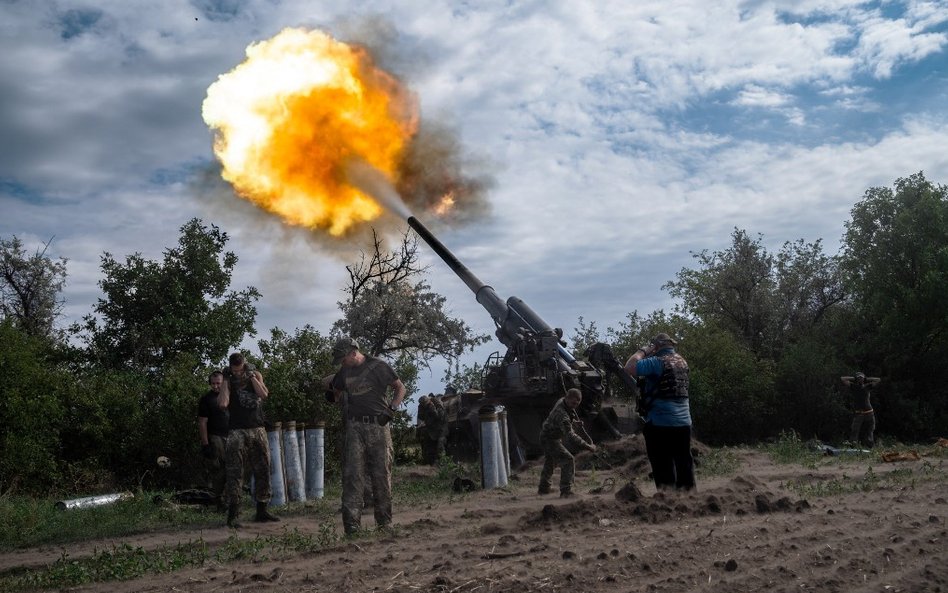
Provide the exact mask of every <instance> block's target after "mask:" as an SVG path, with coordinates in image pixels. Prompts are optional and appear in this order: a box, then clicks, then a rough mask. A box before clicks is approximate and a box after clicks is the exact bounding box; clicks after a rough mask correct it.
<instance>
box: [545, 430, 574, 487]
mask: <svg viewBox="0 0 948 593" xmlns="http://www.w3.org/2000/svg"><path fill="white" fill-rule="evenodd" d="M540 445H541V446H542V447H543V470H541V471H540V490H548V489H549V488H550V484H551V482H552V480H553V470H555V469H556V468H557V467H559V468H560V492H564V491H568V490H570V489H572V487H573V475H574V474H575V473H576V463H575V462H574V461H573V454H572V453H570V452H569V451H567V450H566V447H565V446H563V441H561V440H560V439H556V440H553V441H548V440H546V439H542V438H541V439H540Z"/></svg>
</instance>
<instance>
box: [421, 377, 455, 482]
mask: <svg viewBox="0 0 948 593" xmlns="http://www.w3.org/2000/svg"><path fill="white" fill-rule="evenodd" d="M418 420H419V425H420V426H419V429H420V430H419V434H418V440H419V441H420V443H421V457H422V460H423V461H424V462H425V463H427V464H428V465H435V464H436V463H438V459H440V458H441V456H442V455H444V448H445V444H446V443H447V441H448V423H447V412H445V409H444V403H443V402H442V401H441V399H440V398H437V397H435V396H434V395H433V394H430V393H429V394H428V395H423V396H421V398H419V399H418Z"/></svg>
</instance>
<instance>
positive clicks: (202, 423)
mask: <svg viewBox="0 0 948 593" xmlns="http://www.w3.org/2000/svg"><path fill="white" fill-rule="evenodd" d="M207 382H208V385H210V386H211V388H210V389H208V390H207V393H205V394H204V395H203V396H202V397H201V399H200V401H199V402H198V435H199V436H200V439H201V455H203V456H204V469H205V480H204V481H205V486H206V487H207V488H209V489H210V491H211V494H212V495H213V496H214V503H215V504H216V505H217V508H218V510H221V509H223V508H225V507H226V505H225V504H224V498H223V497H224V484H225V483H226V480H227V473H226V464H225V461H224V452H225V448H226V446H227V429H228V426H229V419H228V414H227V410H225V409H223V408H221V407H220V406H218V405H217V396H218V395H219V394H220V390H221V384H222V383H223V382H224V374H223V373H221V372H220V371H214V372H213V373H211V375H210V376H209V377H208V379H207Z"/></svg>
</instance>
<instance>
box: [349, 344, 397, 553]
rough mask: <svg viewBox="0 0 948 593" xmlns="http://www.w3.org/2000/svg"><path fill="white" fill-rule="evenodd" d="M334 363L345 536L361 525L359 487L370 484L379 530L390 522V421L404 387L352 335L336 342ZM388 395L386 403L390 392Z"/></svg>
mask: <svg viewBox="0 0 948 593" xmlns="http://www.w3.org/2000/svg"><path fill="white" fill-rule="evenodd" d="M332 362H333V364H334V365H341V367H340V369H339V371H338V372H337V373H336V374H335V375H334V376H333V379H332V382H331V387H332V394H331V395H332V397H333V399H334V401H336V402H338V403H340V404H343V403H344V406H343V411H344V414H345V418H344V421H345V424H346V436H345V440H344V444H345V452H344V460H343V466H342V523H343V528H344V529H345V532H346V535H351V534H353V533H355V532H357V531H358V530H359V528H360V526H361V523H362V508H363V506H364V499H363V496H364V490H363V484H364V483H365V482H366V481H371V483H372V497H373V507H374V509H373V510H374V515H375V525H376V526H377V527H387V526H388V525H389V524H391V522H392V461H393V459H394V449H393V447H392V432H391V427H390V426H389V422H390V421H391V420H392V418H393V417H394V415H395V410H396V409H397V408H398V406H400V405H401V403H402V400H403V399H404V398H405V385H404V384H403V383H402V381H401V379H399V378H398V375H397V374H396V373H395V369H393V368H392V367H391V365H389V364H388V363H387V362H385V361H384V360H382V359H380V358H376V357H374V356H368V355H366V354H363V353H362V352H360V351H359V344H358V343H357V342H356V341H355V340H353V339H352V338H350V337H343V338H340V339H339V340H337V341H336V344H335V345H334V346H333V348H332ZM390 388H391V390H392V396H391V400H389V395H388V390H389V389H390Z"/></svg>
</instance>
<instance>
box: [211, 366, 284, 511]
mask: <svg viewBox="0 0 948 593" xmlns="http://www.w3.org/2000/svg"><path fill="white" fill-rule="evenodd" d="M223 375H224V382H223V383H222V384H221V392H220V395H219V396H218V397H217V404H218V405H219V406H220V407H221V408H224V409H226V410H227V411H228V412H229V413H230V434H228V435H227V452H226V465H227V485H226V487H225V490H226V494H227V502H228V507H227V525H228V526H229V527H234V528H237V527H240V523H238V522H237V515H238V513H239V512H240V493H241V488H242V486H243V474H244V469H245V467H246V468H249V469H250V471H251V472H252V473H253V479H254V488H255V489H254V498H255V499H256V501H257V515H256V517H255V518H254V520H255V521H279V519H278V518H277V517H274V516H273V515H271V514H270V513H269V512H267V504H268V503H269V502H270V497H271V491H270V443H269V441H267V431H266V429H265V428H264V426H263V402H264V401H265V400H266V399H267V397H268V396H269V395H270V391H269V390H268V389H267V386H266V385H264V383H263V375H261V374H260V372H259V371H256V370H254V368H253V367H252V366H250V365H249V364H247V363H246V362H245V361H244V355H243V354H241V353H239V352H235V353H233V354H231V355H230V366H229V367H228V368H226V369H224V371H223Z"/></svg>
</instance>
